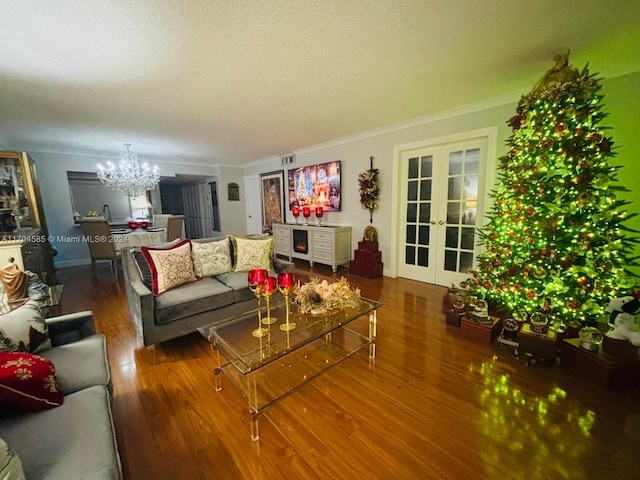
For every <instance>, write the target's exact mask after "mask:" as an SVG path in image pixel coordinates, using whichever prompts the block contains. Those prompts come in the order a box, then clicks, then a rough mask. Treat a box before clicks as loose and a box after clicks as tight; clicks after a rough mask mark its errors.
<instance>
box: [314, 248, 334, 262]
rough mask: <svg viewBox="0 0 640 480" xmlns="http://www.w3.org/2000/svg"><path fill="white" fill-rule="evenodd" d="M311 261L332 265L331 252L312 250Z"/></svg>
mask: <svg viewBox="0 0 640 480" xmlns="http://www.w3.org/2000/svg"><path fill="white" fill-rule="evenodd" d="M313 259H314V260H324V261H327V262H329V263H330V264H331V263H333V252H325V251H324V250H316V249H315V248H314V249H313Z"/></svg>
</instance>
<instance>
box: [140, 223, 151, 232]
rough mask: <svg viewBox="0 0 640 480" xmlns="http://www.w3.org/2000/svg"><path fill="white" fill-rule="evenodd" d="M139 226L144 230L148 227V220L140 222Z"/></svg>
mask: <svg viewBox="0 0 640 480" xmlns="http://www.w3.org/2000/svg"><path fill="white" fill-rule="evenodd" d="M140 226H141V227H142V229H143V230H146V229H147V228H148V227H149V222H144V221H143V222H140Z"/></svg>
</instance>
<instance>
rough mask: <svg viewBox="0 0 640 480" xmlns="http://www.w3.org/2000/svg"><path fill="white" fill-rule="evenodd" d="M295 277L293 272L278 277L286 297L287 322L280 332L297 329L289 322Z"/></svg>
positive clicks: (279, 285)
mask: <svg viewBox="0 0 640 480" xmlns="http://www.w3.org/2000/svg"><path fill="white" fill-rule="evenodd" d="M295 282H296V280H295V275H294V274H293V272H282V273H281V274H279V275H278V289H279V290H280V293H282V295H283V296H284V308H285V312H286V313H285V322H284V323H283V324H282V325H280V330H283V331H285V332H288V331H290V330H293V329H294V328H296V326H297V325H296V324H295V323H293V322H290V321H289V295H291V293H292V292H293V290H294V288H295ZM288 339H289V337H287V340H288ZM287 343H288V342H287Z"/></svg>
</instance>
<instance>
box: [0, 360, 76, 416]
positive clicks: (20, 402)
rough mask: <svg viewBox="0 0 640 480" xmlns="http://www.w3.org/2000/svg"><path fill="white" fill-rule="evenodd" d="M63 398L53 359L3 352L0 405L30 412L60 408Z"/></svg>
mask: <svg viewBox="0 0 640 480" xmlns="http://www.w3.org/2000/svg"><path fill="white" fill-rule="evenodd" d="M63 401H64V398H63V396H62V393H61V392H60V390H59V389H58V386H57V384H56V369H55V367H54V366H53V363H52V362H51V361H49V360H47V359H46V358H43V357H40V356H38V355H33V354H31V353H23V352H0V404H6V405H10V406H11V407H12V409H17V410H20V411H30V410H45V409H48V408H53V407H57V406H60V405H62V402H63Z"/></svg>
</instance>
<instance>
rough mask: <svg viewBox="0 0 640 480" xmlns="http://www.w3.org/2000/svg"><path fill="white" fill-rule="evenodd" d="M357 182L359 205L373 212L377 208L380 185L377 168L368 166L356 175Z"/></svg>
mask: <svg viewBox="0 0 640 480" xmlns="http://www.w3.org/2000/svg"><path fill="white" fill-rule="evenodd" d="M358 184H359V185H360V205H362V208H366V209H367V210H369V212H373V211H374V210H375V209H376V208H378V195H379V194H380V187H379V185H378V169H377V168H370V169H369V170H365V171H364V172H362V173H361V174H360V175H358Z"/></svg>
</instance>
